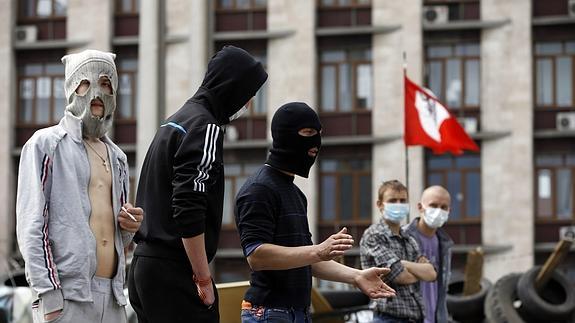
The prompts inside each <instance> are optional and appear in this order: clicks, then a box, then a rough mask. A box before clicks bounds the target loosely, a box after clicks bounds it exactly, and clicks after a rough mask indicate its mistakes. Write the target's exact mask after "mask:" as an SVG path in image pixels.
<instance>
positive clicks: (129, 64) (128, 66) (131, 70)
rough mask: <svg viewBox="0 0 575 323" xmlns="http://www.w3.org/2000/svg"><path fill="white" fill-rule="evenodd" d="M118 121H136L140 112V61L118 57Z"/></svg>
mask: <svg viewBox="0 0 575 323" xmlns="http://www.w3.org/2000/svg"><path fill="white" fill-rule="evenodd" d="M116 64H117V67H118V95H117V108H116V120H130V121H136V115H137V112H138V110H137V109H138V95H137V89H138V59H137V58H121V57H118V61H117V62H116Z"/></svg>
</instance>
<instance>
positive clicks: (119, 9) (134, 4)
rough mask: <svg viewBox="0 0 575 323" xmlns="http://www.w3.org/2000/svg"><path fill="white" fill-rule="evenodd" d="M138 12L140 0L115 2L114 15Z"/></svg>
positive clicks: (119, 0) (118, 0)
mask: <svg viewBox="0 0 575 323" xmlns="http://www.w3.org/2000/svg"><path fill="white" fill-rule="evenodd" d="M139 12H140V0H117V1H116V13H127V14H138V13H139Z"/></svg>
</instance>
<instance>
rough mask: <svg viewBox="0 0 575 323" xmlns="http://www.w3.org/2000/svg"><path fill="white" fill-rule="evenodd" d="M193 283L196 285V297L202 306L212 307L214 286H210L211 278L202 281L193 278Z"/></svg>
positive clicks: (214, 299)
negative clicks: (198, 297)
mask: <svg viewBox="0 0 575 323" xmlns="http://www.w3.org/2000/svg"><path fill="white" fill-rule="evenodd" d="M194 283H195V284H196V288H197V289H198V296H200V299H201V300H202V302H203V303H204V305H206V306H208V307H209V308H211V307H212V305H214V302H215V301H216V296H215V295H214V285H213V284H212V278H211V277H207V278H204V279H199V278H197V277H196V276H194Z"/></svg>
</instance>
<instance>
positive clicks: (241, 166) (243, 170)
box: [222, 162, 262, 230]
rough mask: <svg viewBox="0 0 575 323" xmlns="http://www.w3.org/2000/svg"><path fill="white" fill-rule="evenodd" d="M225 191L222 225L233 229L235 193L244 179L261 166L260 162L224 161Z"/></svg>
mask: <svg viewBox="0 0 575 323" xmlns="http://www.w3.org/2000/svg"><path fill="white" fill-rule="evenodd" d="M224 165H225V166H224V173H225V191H224V211H223V219H222V226H223V227H224V228H232V229H234V230H235V218H234V208H235V205H236V195H237V194H238V191H239V190H240V188H241V187H242V185H244V183H245V181H246V179H247V178H248V177H249V176H250V175H252V174H253V173H255V171H256V170H257V169H259V168H260V167H261V166H262V163H261V162H260V163H239V162H236V163H226V164H224Z"/></svg>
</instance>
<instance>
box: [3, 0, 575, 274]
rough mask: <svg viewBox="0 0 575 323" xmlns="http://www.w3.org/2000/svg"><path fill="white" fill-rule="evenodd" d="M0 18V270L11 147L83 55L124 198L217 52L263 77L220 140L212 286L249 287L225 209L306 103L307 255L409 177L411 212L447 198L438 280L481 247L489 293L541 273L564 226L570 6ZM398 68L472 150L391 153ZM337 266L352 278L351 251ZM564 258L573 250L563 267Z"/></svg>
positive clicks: (190, 10)
mask: <svg viewBox="0 0 575 323" xmlns="http://www.w3.org/2000/svg"><path fill="white" fill-rule="evenodd" d="M0 18H1V19H0V66H2V68H1V69H0V91H1V93H3V94H4V95H2V96H0V113H1V115H2V116H3V117H2V118H0V132H1V133H2V136H0V152H1V153H0V177H1V178H3V179H4V180H2V181H1V182H0V207H1V209H0V258H1V259H8V258H9V257H11V256H13V255H14V254H15V251H16V250H17V246H16V243H15V233H14V232H15V212H14V209H15V190H16V177H17V168H18V160H19V154H20V149H21V147H22V145H23V144H24V143H25V142H26V140H27V139H28V138H29V137H30V136H31V135H32V133H33V132H34V131H35V130H37V129H39V128H42V127H46V126H49V125H52V124H54V123H57V122H58V120H59V119H60V118H61V116H62V115H63V111H64V107H65V99H64V94H63V84H62V83H63V77H64V66H63V65H62V64H61V63H60V58H61V57H62V56H63V55H65V54H67V53H71V52H76V51H79V50H82V49H87V48H94V49H100V50H107V51H113V52H115V53H116V54H117V58H116V63H117V66H118V71H119V80H120V82H119V90H118V109H117V111H116V116H115V126H114V129H113V131H112V137H113V138H114V141H115V142H117V143H119V145H120V147H121V148H123V149H124V151H125V152H126V153H127V155H128V159H129V163H130V165H131V167H132V168H131V174H132V183H133V185H132V188H133V190H132V196H131V200H132V201H133V200H134V196H133V195H134V192H135V184H136V183H137V177H138V174H139V167H140V165H141V163H142V161H143V158H144V155H145V153H146V150H147V147H148V144H149V142H150V141H151V139H152V137H153V135H154V133H155V131H156V129H157V128H158V126H159V125H160V124H161V123H162V121H163V120H164V119H165V118H166V117H167V116H169V115H170V114H171V113H173V112H175V111H176V110H177V109H178V108H179V107H180V106H181V105H182V104H183V103H184V102H185V100H186V99H187V98H189V97H190V96H192V95H193V93H194V91H195V89H197V87H198V86H199V85H200V83H201V81H202V78H203V75H204V72H205V68H206V64H207V62H208V60H209V58H210V57H211V56H212V54H213V53H215V52H216V51H217V50H218V49H219V48H221V47H222V46H224V45H227V44H232V45H236V46H239V47H242V48H244V49H246V50H248V51H249V52H250V53H252V54H253V55H254V56H256V57H257V58H258V59H259V60H260V61H262V63H263V64H264V65H265V67H266V69H267V71H268V73H269V79H268V81H267V82H266V84H265V85H264V87H263V88H262V89H261V90H260V92H259V93H258V95H257V96H256V97H255V99H254V100H253V102H252V103H251V105H252V107H251V109H250V110H249V111H250V112H249V113H248V114H247V115H246V116H244V117H242V118H240V119H239V120H237V121H235V122H234V123H233V124H232V125H231V126H229V127H228V128H227V130H226V140H225V153H224V158H225V162H226V163H225V173H226V196H225V203H226V204H225V207H224V223H223V234H222V237H221V241H220V246H219V247H220V249H219V250H220V251H219V252H218V255H217V257H216V260H215V261H214V263H213V264H212V266H213V269H214V273H215V278H216V281H217V282H227V281H234V280H243V279H246V278H247V277H248V274H249V268H248V267H247V264H246V262H245V260H244V259H243V256H242V253H241V250H240V248H239V238H238V235H237V232H236V229H235V225H234V220H233V201H234V197H235V193H236V192H237V191H238V190H239V188H240V187H241V185H242V183H243V182H244V181H245V179H246V177H247V176H249V175H250V174H251V173H252V172H253V171H254V170H255V169H256V168H257V167H258V166H259V165H261V164H262V162H263V161H264V160H265V157H266V152H267V148H268V147H269V145H270V143H271V138H270V133H269V124H270V121H271V117H272V116H273V113H274V111H275V109H277V108H278V107H279V106H281V105H282V104H283V103H286V102H289V101H304V102H306V103H308V104H309V105H310V106H312V107H314V108H315V109H316V110H317V111H318V113H319V115H320V118H321V120H322V123H323V125H324V131H323V146H322V150H321V154H320V158H319V160H318V162H317V163H316V165H315V166H314V168H313V169H312V172H311V174H310V178H309V179H299V178H298V179H297V180H296V183H297V184H298V185H299V186H300V187H301V189H302V190H303V191H304V193H305V194H306V196H307V197H308V209H309V220H310V226H311V228H312V233H313V236H314V240H315V241H316V242H319V241H322V240H323V239H325V238H326V237H328V236H329V235H331V234H332V233H334V232H337V231H338V230H339V229H340V228H341V227H343V226H346V227H348V228H349V230H350V232H351V233H352V234H353V235H354V237H355V239H356V241H359V239H360V237H361V234H362V233H363V230H365V228H367V227H368V226H369V225H370V224H371V223H373V221H377V220H378V219H379V217H380V214H379V212H378V210H377V208H376V207H375V200H376V192H377V188H378V186H379V184H380V183H381V182H382V181H383V180H388V179H399V180H401V181H403V182H407V184H408V187H409V194H410V197H411V198H410V200H411V206H412V212H411V213H412V214H411V216H412V217H413V216H417V208H416V203H417V199H418V197H419V196H420V194H421V192H422V190H423V189H424V188H425V187H426V186H428V185H432V184H441V185H444V186H445V187H447V189H448V190H449V191H450V192H451V194H452V211H451V216H450V220H449V222H448V224H447V225H446V228H447V230H448V232H449V233H450V234H451V236H452V237H453V239H454V240H455V242H456V246H455V248H454V251H455V254H454V267H455V268H456V269H457V270H462V269H463V267H464V264H465V257H466V252H467V251H468V250H471V249H473V248H475V247H477V246H482V247H483V248H484V251H485V267H484V271H485V275H486V276H487V277H488V278H490V279H491V280H495V279H497V278H498V277H500V276H502V275H504V274H506V273H508V272H513V271H524V270H526V269H528V268H529V267H531V266H532V265H533V264H536V263H537V264H539V263H542V262H543V261H544V260H545V259H546V257H547V256H548V255H549V253H550V252H551V251H552V250H553V247H554V243H556V242H557V241H558V240H559V239H560V235H561V234H564V232H565V231H566V230H567V231H568V228H569V227H572V226H574V225H575V210H574V206H573V198H574V194H575V192H574V189H573V188H574V183H575V144H574V143H575V141H574V140H573V138H575V95H574V92H575V28H574V26H575V2H574V1H573V0H507V1H498V0H423V1H422V0H419V1H391V0H371V1H370V0H317V1H316V0H267V1H266V0H217V1H216V0H214V1H208V0H190V1H187V0H165V1H156V0H141V1H138V0H116V1H114V0H105V1H89V0H74V1H72V0H69V1H67V0H22V1H14V0H0ZM404 57H405V59H404ZM404 64H405V65H406V68H407V69H406V71H407V75H408V76H409V77H410V78H411V79H412V80H414V81H415V82H417V83H419V84H422V85H424V86H426V87H428V88H429V89H431V90H432V91H433V92H434V93H435V94H436V95H437V96H438V97H439V98H440V99H441V100H442V101H443V102H445V103H446V104H447V105H448V106H449V107H450V108H451V111H452V113H453V114H454V115H455V116H457V117H458V118H459V120H460V122H461V123H462V125H463V126H464V127H465V129H466V131H467V132H468V133H469V134H470V136H471V137H472V138H473V139H474V140H475V141H476V142H477V143H478V145H479V146H480V148H481V151H480V152H479V153H465V154H464V155H461V156H451V155H433V154H432V153H431V152H430V151H428V150H427V149H424V148H421V147H410V148H409V149H405V147H404V144H403V139H402V134H403V66H404ZM406 155H407V156H406ZM407 168H408V169H407ZM407 174H408V175H407ZM406 177H409V178H408V180H406ZM344 261H345V262H346V263H348V264H350V265H352V266H359V261H358V253H357V250H352V251H351V252H350V253H349V255H348V256H346V257H345V259H344ZM574 263H575V253H573V252H572V253H570V256H569V257H568V259H567V261H566V263H565V264H564V267H565V268H571V269H570V270H573V268H574V267H575V266H573V264H574ZM569 264H571V266H569ZM0 272H2V266H0ZM570 275H574V276H575V273H574V272H570Z"/></svg>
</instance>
